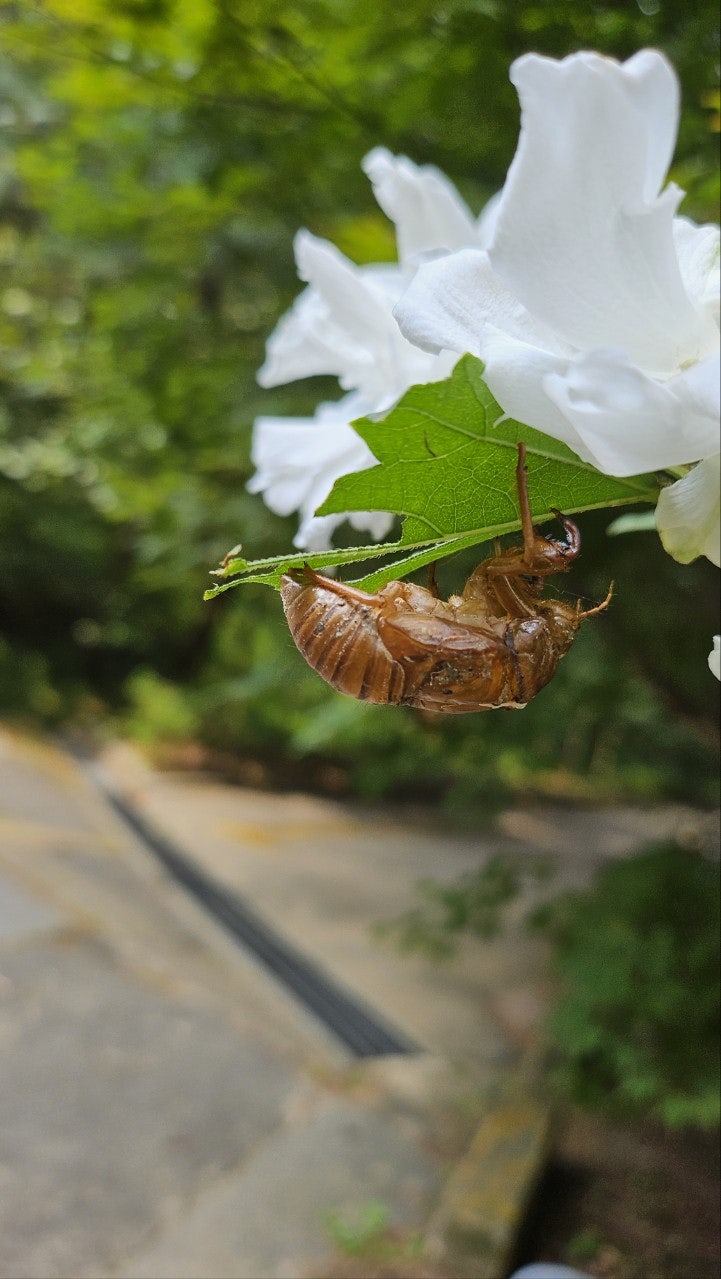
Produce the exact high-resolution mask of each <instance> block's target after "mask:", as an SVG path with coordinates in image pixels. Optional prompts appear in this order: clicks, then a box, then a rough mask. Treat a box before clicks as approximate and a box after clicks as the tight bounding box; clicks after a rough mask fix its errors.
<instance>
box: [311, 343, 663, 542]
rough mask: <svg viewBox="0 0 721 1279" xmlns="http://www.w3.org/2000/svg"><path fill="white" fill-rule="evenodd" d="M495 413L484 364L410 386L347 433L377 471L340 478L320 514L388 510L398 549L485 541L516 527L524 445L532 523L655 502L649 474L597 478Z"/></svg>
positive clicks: (470, 361) (472, 362)
mask: <svg viewBox="0 0 721 1279" xmlns="http://www.w3.org/2000/svg"><path fill="white" fill-rule="evenodd" d="M501 419H503V413H502V411H501V409H500V407H499V406H498V404H497V403H496V401H495V400H494V399H493V396H492V395H491V393H490V391H489V390H488V387H487V386H486V384H485V382H484V381H483V365H482V364H481V362H480V360H476V359H475V358H474V357H473V356H470V355H466V356H464V357H463V358H462V359H461V360H460V361H459V363H458V364H457V365H456V368H455V369H454V371H453V373H452V375H451V377H450V378H448V379H447V380H446V381H444V382H432V383H429V384H428V385H425V386H414V387H411V389H410V391H408V392H407V393H406V395H404V396H403V399H402V400H400V402H399V403H398V404H397V405H396V406H395V408H393V409H391V410H390V411H389V412H388V413H387V414H386V415H385V416H384V417H383V418H379V419H375V420H373V419H371V418H361V419H360V421H358V422H354V423H353V427H354V429H355V430H356V431H357V432H358V434H359V435H360V436H361V437H362V438H363V439H364V440H365V442H366V443H367V444H368V446H369V448H370V449H371V451H372V453H373V455H374V456H375V457H377V458H378V462H379V465H378V466H376V467H371V468H370V469H369V470H367V471H359V472H357V473H356V474H353V475H345V476H343V477H342V478H341V479H339V480H337V481H336V484H335V486H334V488H333V491H332V493H331V494H330V496H329V497H328V498H327V500H326V501H325V502H324V503H323V505H322V506H321V507H320V508H319V511H318V514H319V515H330V514H334V513H337V512H341V511H368V510H370V511H393V512H394V513H396V514H398V515H403V516H405V517H406V518H405V523H404V528H403V536H402V538H401V542H402V544H403V545H408V546H411V545H417V544H418V542H419V541H422V540H426V539H428V538H438V539H442V538H445V537H449V536H452V535H454V534H464V535H465V534H469V533H471V532H474V533H476V534H477V537H478V541H479V542H480V541H487V540H488V539H489V538H491V537H494V536H496V535H498V534H499V533H507V532H512V531H513V530H514V529H516V528H519V527H520V514H519V511H518V506H517V494H516V480H515V468H516V459H517V450H516V446H517V444H518V443H519V441H521V440H523V441H524V442H525V444H526V451H527V466H528V488H529V494H530V500H531V510H532V512H533V516H534V520H535V522H536V523H538V524H540V523H543V522H544V521H546V520H551V519H554V518H555V517H554V515H553V509H552V508H553V507H559V508H560V509H562V510H563V511H564V513H568V514H572V513H573V512H574V511H589V510H594V509H597V508H598V507H604V506H619V505H623V504H624V503H630V502H639V501H649V502H655V500H656V498H657V496H658V484H657V482H656V480H655V479H654V478H653V477H652V476H632V477H630V478H617V477H614V476H608V475H602V474H601V472H600V471H597V470H596V469H595V467H593V466H591V465H590V463H588V462H582V461H581V460H580V458H578V457H577V456H576V454H575V453H572V452H571V450H570V449H569V448H567V447H566V445H565V444H561V443H559V442H558V441H557V440H552V439H550V437H549V436H547V435H543V434H541V432H540V431H534V430H531V428H530V427H525V426H521V425H520V424H519V423H518V422H515V421H513V420H512V419H510V418H505V419H503V420H501Z"/></svg>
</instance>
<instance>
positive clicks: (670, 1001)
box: [376, 843, 721, 1128]
mask: <svg viewBox="0 0 721 1279" xmlns="http://www.w3.org/2000/svg"><path fill="white" fill-rule="evenodd" d="M549 876H550V866H549V863H548V862H545V863H544V862H543V861H540V860H539V861H537V860H536V859H533V860H529V859H528V858H525V859H523V858H519V857H511V856H507V855H498V856H497V857H494V858H491V859H490V860H489V862H488V863H487V864H486V865H485V866H484V867H483V868H482V869H481V870H480V871H478V872H476V873H475V874H472V875H465V876H463V877H462V878H461V879H459V880H458V881H457V882H455V883H453V884H438V883H423V884H421V885H420V890H421V893H422V895H423V897H424V898H425V902H424V904H423V905H421V906H420V907H418V908H416V909H414V910H412V911H410V912H408V913H407V914H406V915H403V916H401V917H399V918H397V919H395V920H390V921H383V923H382V924H381V925H379V926H378V927H377V929H376V931H377V933H378V934H379V935H380V936H382V937H386V938H390V939H391V940H393V941H394V942H395V943H396V944H398V945H400V947H401V948H402V949H404V950H409V951H420V952H422V953H425V954H428V955H430V956H431V957H433V958H437V959H444V958H447V957H448V956H450V955H452V954H454V953H455V951H456V949H457V946H458V943H459V941H460V940H461V939H462V937H463V936H464V935H473V936H477V937H481V938H483V939H490V938H493V937H495V936H497V935H498V933H499V932H500V931H501V929H502V928H503V927H505V925H506V924H507V922H508V913H509V909H510V907H511V906H512V905H513V904H514V903H518V902H520V901H522V900H523V896H524V895H525V900H526V902H527V901H528V897H529V893H528V890H529V889H530V888H532V886H533V884H534V881H535V882H536V883H537V884H538V883H539V882H543V881H544V880H546V879H548V878H549ZM544 897H546V900H545V901H544V904H543V905H541V906H536V907H532V908H531V909H530V910H528V909H527V908H524V909H525V920H526V927H529V928H531V929H532V930H534V931H537V932H541V933H543V934H544V935H545V936H547V937H548V939H549V940H550V943H551V950H552V964H553V968H554V971H555V973H556V975H557V978H558V987H557V994H556V998H555V1002H554V1004H553V1007H552V1010H551V1014H550V1017H549V1019H548V1022H547V1027H546V1031H547V1041H548V1045H549V1048H550V1050H551V1060H552V1062H553V1065H554V1068H553V1072H552V1077H553V1078H554V1079H555V1082H556V1084H557V1085H558V1087H559V1089H560V1090H561V1092H562V1093H564V1094H565V1095H566V1096H570V1097H571V1098H573V1100H574V1101H577V1102H578V1103H579V1104H581V1105H583V1106H587V1107H591V1108H598V1109H604V1110H608V1111H610V1112H613V1113H615V1114H621V1115H627V1116H629V1115H631V1116H636V1117H645V1118H654V1119H658V1120H660V1121H661V1122H662V1123H663V1124H664V1125H665V1126H666V1127H668V1128H681V1127H684V1126H687V1125H697V1126H700V1127H706V1128H713V1127H715V1126H717V1125H718V1123H719V1120H720V1118H721V1113H720V1110H719V1085H720V1083H721V1077H720V1065H721V1063H720V1060H719V1042H718V1022H719V1012H720V1011H721V1000H720V998H719V996H720V993H721V992H720V990H719V960H720V959H721V914H720V908H721V881H720V879H719V873H718V865H717V864H716V863H715V862H713V861H711V860H709V859H708V858H706V857H704V856H702V855H701V854H699V853H696V852H691V851H689V850H688V849H686V848H682V847H680V846H679V845H677V844H674V843H668V844H658V845H653V846H649V847H648V848H645V849H642V850H641V851H640V852H638V853H637V854H635V855H634V856H631V857H628V858H625V859H623V860H620V861H617V862H612V863H610V864H606V865H604V866H603V867H602V868H601V870H600V871H599V872H598V873H597V875H596V878H595V880H594V882H593V883H592V884H591V885H590V887H587V888H584V889H582V890H576V891H570V892H565V893H562V894H560V895H559V894H556V895H554V896H551V897H550V899H549V898H548V892H547V890H544Z"/></svg>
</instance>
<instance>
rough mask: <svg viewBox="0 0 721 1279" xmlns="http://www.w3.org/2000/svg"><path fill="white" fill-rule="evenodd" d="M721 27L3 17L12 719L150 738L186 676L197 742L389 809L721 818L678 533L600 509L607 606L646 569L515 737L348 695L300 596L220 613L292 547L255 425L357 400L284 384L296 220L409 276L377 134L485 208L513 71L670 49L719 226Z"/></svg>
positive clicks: (330, 10) (164, 9) (285, 12)
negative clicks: (615, 526) (389, 799)
mask: <svg viewBox="0 0 721 1279" xmlns="http://www.w3.org/2000/svg"><path fill="white" fill-rule="evenodd" d="M716 24H717V18H716V12H715V6H712V5H711V4H710V3H708V2H707V0H694V2H693V3H689V2H688V0H663V2H660V0H659V3H651V0H647V2H644V3H641V2H640V0H639V3H633V2H631V0H628V2H625V3H615V4H604V3H594V4H592V5H588V4H582V3H571V4H566V3H564V4H560V3H558V4H556V3H544V4H540V3H539V4H535V5H534V4H526V3H524V4H518V3H516V2H515V0H445V3H442V4H439V3H438V0H434V2H431V0H408V3H406V4H404V5H403V6H401V7H396V8H393V7H392V6H391V7H388V6H385V5H372V4H368V0H362V2H361V0H293V2H291V0H281V2H280V3H278V4H274V5H273V6H271V7H270V8H269V7H268V6H267V5H264V4H261V3H259V2H256V0H243V3H242V4H241V3H239V2H238V0H236V2H235V3H233V2H231V0H15V2H14V3H10V2H9V0H0V40H1V43H2V53H1V54H0V531H1V532H2V538H3V557H2V564H1V566H0V611H1V614H2V626H3V634H4V636H5V641H4V644H3V646H2V647H1V648H0V699H2V704H3V705H5V706H6V707H7V708H8V709H11V710H12V711H13V712H14V713H19V712H22V711H23V710H26V711H27V712H29V713H32V714H40V715H43V716H45V717H53V718H63V717H65V716H68V715H72V714H74V715H79V714H83V715H86V716H87V715H93V714H98V713H102V707H103V706H106V707H107V706H110V707H113V708H117V707H119V706H122V705H123V704H124V701H127V699H128V698H129V699H130V700H131V702H132V705H133V708H134V709H133V716H134V718H135V721H136V722H137V720H138V716H141V717H142V713H143V707H144V706H147V704H148V697H149V694H148V689H149V687H150V685H149V683H148V680H147V679H144V680H138V679H137V678H135V679H133V678H132V676H133V672H136V671H137V670H138V669H139V668H142V669H146V670H149V671H151V672H155V676H156V678H157V679H159V680H160V681H163V680H165V681H168V680H170V681H175V682H176V683H177V684H178V685H179V687H181V688H182V689H183V690H184V692H183V696H184V697H185V698H186V699H187V701H188V706H189V708H190V710H189V712H188V717H187V720H184V719H183V716H182V715H180V716H176V717H175V720H174V722H176V723H179V722H187V723H188V724H192V725H194V726H196V727H195V731H197V733H198V735H200V736H201V737H202V738H203V740H205V741H206V742H208V743H210V744H211V745H213V746H215V747H218V748H220V749H224V750H232V751H235V752H239V753H242V754H246V755H253V754H256V755H259V756H268V757H271V756H277V755H278V754H279V753H280V754H281V755H283V756H284V757H285V758H286V759H288V758H290V757H295V758H296V759H298V758H303V759H307V760H314V759H316V758H318V759H321V758H323V757H326V756H328V757H332V758H333V759H334V760H335V761H336V762H340V763H341V765H343V766H344V767H346V768H347V769H348V770H350V774H349V775H350V778H351V784H352V785H354V786H356V787H359V788H361V789H362V790H363V791H365V792H366V793H372V794H377V793H383V792H384V791H388V790H392V789H393V788H396V789H397V788H403V787H413V786H414V785H415V784H417V783H418V782H420V783H421V784H422V785H423V786H424V787H425V786H426V785H427V784H428V785H430V784H432V785H433V786H434V787H435V788H436V789H437V791H438V792H439V793H443V792H446V793H449V794H450V795H451V796H452V797H453V798H454V801H457V800H459V799H461V798H462V799H464V800H470V799H473V798H474V797H476V796H478V795H479V794H480V793H481V792H483V793H484V794H486V795H487V794H491V793H492V794H495V795H496V796H501V795H502V794H503V793H504V791H505V790H506V789H507V788H508V787H517V786H527V785H536V784H537V785H539V786H549V785H550V786H554V785H555V786H556V787H560V786H561V785H562V784H566V783H562V777H567V776H569V775H571V776H573V775H575V776H576V777H577V778H579V777H582V776H587V777H590V779H591V784H592V786H595V787H596V788H597V789H600V790H602V791H603V790H604V789H605V791H610V790H612V789H613V788H619V787H620V788H621V789H624V788H625V790H626V791H627V792H628V793H633V794H637V795H638V794H641V795H648V796H652V795H654V794H677V795H688V796H691V797H693V798H696V799H699V800H706V799H709V798H710V797H711V796H712V793H713V781H712V778H713V776H714V773H713V770H712V768H711V760H712V753H713V748H712V746H711V745H710V725H711V722H712V715H713V709H712V708H710V706H709V702H710V701H711V700H712V698H713V696H714V692H715V689H714V688H713V687H712V686H711V687H710V686H709V679H710V677H709V676H708V672H707V668H706V666H705V656H706V652H707V649H708V637H709V635H710V633H711V631H712V629H713V621H712V618H711V612H712V606H711V590H712V580H713V579H712V575H710V574H709V571H708V566H707V565H705V564H704V565H698V564H697V565H693V566H691V567H690V568H685V569H681V568H680V567H679V566H677V565H674V564H672V563H671V561H669V560H668V557H665V556H664V555H663V554H662V553H661V552H660V550H659V549H658V547H657V545H656V541H655V538H654V536H653V535H652V534H647V535H639V536H637V537H635V538H632V537H627V538H624V539H616V540H615V541H614V542H609V541H607V540H606V538H605V535H604V533H603V527H602V525H601V524H600V523H599V522H598V521H596V522H594V521H593V520H590V519H589V520H588V521H585V522H584V532H585V533H586V539H585V544H586V546H587V548H588V549H587V553H586V555H585V558H584V564H585V570H582V573H581V576H583V573H584V572H585V579H586V580H585V581H584V582H583V583H582V589H583V590H584V591H585V592H586V593H587V594H589V595H594V594H597V593H598V590H599V588H600V587H601V586H603V587H604V589H605V583H606V582H607V579H608V577H609V575H614V576H616V577H617V578H618V579H619V591H618V596H617V603H616V606H615V608H614V611H613V617H612V618H611V619H609V625H608V626H604V627H603V629H602V630H601V628H599V629H598V633H594V634H593V635H591V634H589V635H588V637H584V638H583V642H581V641H579V643H578V645H577V646H576V648H575V649H574V652H573V657H572V660H571V659H569V661H568V662H567V663H565V664H564V666H563V667H562V668H561V671H560V672H559V675H558V677H557V679H556V681H555V682H554V684H553V685H552V686H551V687H550V688H549V689H548V690H546V691H545V692H544V695H543V698H542V699H541V700H539V702H538V703H537V704H534V705H533V706H532V707H529V709H528V710H527V711H526V712H524V715H523V716H518V717H495V716H494V717H472V720H470V721H468V722H464V723H460V722H459V723H456V724H445V723H444V724H438V723H428V722H427V721H425V720H423V719H422V718H421V717H419V716H416V715H414V714H413V713H410V712H388V711H386V712H384V711H379V712H376V711H375V710H374V708H369V707H363V706H357V705H354V704H352V703H346V702H344V701H342V700H339V699H338V697H337V696H336V695H334V694H333V693H331V692H329V691H328V690H327V689H325V687H324V686H322V685H320V684H319V682H318V681H317V679H316V677H314V676H313V675H312V674H311V673H310V672H308V671H306V669H305V668H304V666H303V664H302V661H301V659H300V658H299V657H298V656H297V654H296V653H295V651H294V650H293V649H292V646H291V645H290V642H289V640H288V638H287V635H286V634H285V631H284V629H283V627H282V624H281V621H280V611H279V607H278V602H277V600H275V599H274V598H273V597H272V596H271V595H270V593H268V592H264V591H263V590H261V589H257V590H255V591H249V593H248V594H247V595H246V596H245V597H244V598H243V599H234V598H228V599H227V600H223V601H216V602H215V603H214V604H213V605H203V604H202V602H201V595H202V590H203V587H204V585H205V584H206V581H207V578H206V572H207V569H208V568H209V567H210V566H212V565H213V564H215V563H216V562H217V561H218V559H219V558H220V557H221V556H222V554H223V553H224V552H225V550H226V549H227V548H228V546H229V545H231V544H232V543H233V542H242V543H244V544H245V547H246V549H247V550H248V551H250V550H251V549H252V553H253V554H254V555H259V554H264V553H275V552H278V551H281V550H283V549H284V548H285V547H287V546H288V544H289V542H290V538H291V535H292V528H293V526H292V523H291V522H283V521H280V520H277V519H275V518H274V517H272V516H271V515H270V513H269V512H268V511H267V510H266V508H265V507H264V506H263V505H262V503H261V502H260V500H258V499H255V498H250V497H249V496H248V495H247V494H246V492H245V482H246V480H247V478H248V477H249V474H250V464H249V461H248V453H249V439H250V428H251V424H252V421H253V419H254V417H255V416H256V414H258V413H259V412H264V413H268V412H270V413H273V412H280V413H284V412H286V413H303V412H304V411H306V410H307V409H308V408H310V407H311V406H312V405H314V404H315V403H316V402H317V401H318V399H319V398H321V396H324V397H325V398H332V397H333V396H334V395H335V394H336V388H335V387H334V386H332V385H331V384H330V383H328V382H322V381H321V380H315V381H312V382H309V383H306V384H300V385H299V386H296V387H291V388H288V389H284V390H280V391H277V392H273V393H272V394H271V393H261V392H260V391H259V390H258V389H257V387H256V385H255V381H254V376H255V370H256V368H257V367H258V365H259V364H260V363H261V361H262V358H263V348H264V342H265V338H266V337H267V335H268V333H269V332H270V330H271V328H272V326H273V324H274V322H275V320H276V318H277V316H278V315H279V314H280V313H281V312H282V310H283V309H284V308H285V307H286V306H287V305H288V303H289V302H290V300H291V299H292V297H293V296H294V295H295V294H296V293H297V291H298V283H297V280H296V278H295V271H294V266H293V260H292V235H293V233H294V232H295V230H296V229H297V227H299V226H301V225H307V226H309V227H310V228H311V229H312V230H313V231H314V232H316V233H318V234H321V235H327V236H329V237H330V238H332V239H333V240H335V241H336V243H338V244H339V245H340V247H341V248H342V249H343V250H344V251H345V252H346V253H348V254H350V256H352V257H354V258H355V259H356V260H358V261H373V260H382V259H385V258H388V257H391V256H393V252H394V248H393V243H392V237H391V234H390V230H389V226H388V224H387V223H386V221H385V219H384V218H383V217H382V215H381V214H380V212H379V211H378V210H377V209H376V207H375V205H374V203H373V200H372V196H371V193H370V190H369V187H368V184H367V181H366V179H365V178H364V176H363V174H362V172H361V170H360V165H359V162H360V160H361V158H362V156H363V155H364V154H365V152H366V151H367V150H368V149H369V148H370V147H371V146H374V145H376V144H378V143H382V144H384V145H387V146H388V147H390V148H391V149H392V150H394V151H401V152H406V153H407V154H409V155H411V156H412V158H413V159H415V160H416V161H420V162H424V161H432V162H433V163H436V164H438V165H439V166H440V167H442V168H444V169H445V170H446V171H447V172H448V173H449V175H450V176H451V177H452V178H453V179H454V180H455V181H457V182H458V184H459V187H460V188H461V190H462V191H463V194H464V195H465V196H466V198H467V199H468V201H469V203H470V204H471V205H472V206H473V207H474V208H476V209H480V207H481V206H482V204H483V203H484V201H485V199H486V198H487V197H488V196H489V195H490V194H491V193H492V192H493V191H495V190H496V189H497V188H498V187H499V186H500V184H501V183H502V181H503V178H504V176H505V171H506V168H507V166H508V163H509V161H510V159H511V157H512V154H513V151H514V147H515V142H516V136H517V128H518V106H517V101H516V97H515V93H514V91H513V89H512V87H511V85H510V84H509V82H508V74H507V73H508V66H509V64H510V62H511V61H512V60H513V58H514V57H515V56H516V55H517V54H519V53H522V52H525V51H527V50H529V49H535V50H537V51H539V52H543V53H547V54H550V55H553V56H563V55H565V54H567V53H569V52H571V51H572V50H573V49H577V48H581V47H591V48H596V49H599V50H601V51H603V52H606V53H609V54H612V55H614V56H618V57H626V56H629V55H630V54H632V53H633V52H634V51H635V50H636V49H638V48H640V47H642V46H644V45H647V44H654V45H657V46H660V47H661V48H663V49H664V50H665V51H666V52H667V53H668V54H669V56H670V57H671V58H672V60H673V61H674V63H675V65H676V66H677V68H678V70H679V74H680V76H681V80H682V84H683V99H684V116H683V121H682V129H681V135H680V142H679V150H678V156H677V166H676V171H675V175H674V176H675V177H676V178H677V180H678V181H679V182H680V183H681V185H683V186H685V187H686V189H687V190H688V191H689V200H688V201H687V206H686V207H687V209H688V211H689V212H690V213H691V214H692V215H693V216H696V217H698V218H700V219H704V218H708V217H709V216H713V215H714V211H715V207H716V205H715V197H716V195H717V189H718V186H717V182H716V183H714V179H713V178H712V177H711V176H710V175H712V174H714V173H715V164H714V150H715V145H714V144H715V138H714V134H713V128H714V122H715V121H717V115H716V116H715V115H714V102H716V110H717V105H718V103H717V98H716V99H714V96H713V95H714V92H717V79H716V56H717V55H716ZM462 568H463V566H462V565H460V564H459V566H458V568H457V570H456V571H457V573H458V575H459V576H460V575H461V572H462ZM621 583H623V585H621ZM659 600H663V601H664V606H663V607H662V608H659ZM691 613H693V614H694V615H696V616H699V617H701V616H703V617H704V625H703V630H702V629H701V627H700V626H699V631H698V634H689V633H688V629H687V627H686V625H685V619H686V618H687V617H688V616H689V615H690V614H691ZM707 614H708V624H706V621H705V619H706V615H707ZM30 670H32V671H33V672H34V675H33V680H32V681H31V683H32V684H33V686H37V685H40V686H42V689H43V690H44V691H43V692H42V695H33V696H31V695H30V694H29V693H28V692H27V689H28V679H27V672H28V671H30ZM21 690H26V691H25V692H22V693H21ZM151 700H152V698H151ZM156 700H157V699H156ZM191 711H192V713H191ZM151 718H152V716H151ZM161 718H162V717H161ZM511 721H514V722H513V723H512V722H511ZM516 721H517V722H516ZM158 731H159V732H160V731H161V730H160V729H159V730H158ZM554 779H555V781H554ZM569 785H570V783H569ZM574 785H580V783H579V782H576V783H574ZM571 789H573V786H571Z"/></svg>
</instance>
